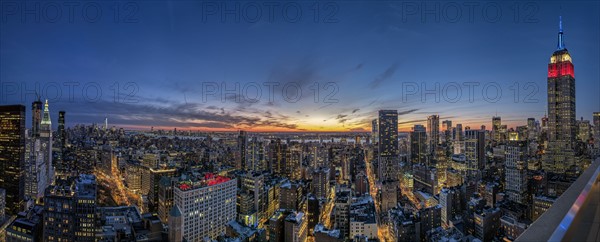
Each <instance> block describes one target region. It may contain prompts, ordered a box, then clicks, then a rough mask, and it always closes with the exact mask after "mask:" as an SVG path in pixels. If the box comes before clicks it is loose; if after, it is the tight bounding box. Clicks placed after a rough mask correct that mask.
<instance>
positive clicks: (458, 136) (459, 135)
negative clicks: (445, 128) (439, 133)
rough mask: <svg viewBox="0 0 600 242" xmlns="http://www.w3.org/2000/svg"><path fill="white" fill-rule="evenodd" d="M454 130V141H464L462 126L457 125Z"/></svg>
mask: <svg viewBox="0 0 600 242" xmlns="http://www.w3.org/2000/svg"><path fill="white" fill-rule="evenodd" d="M452 130H453V133H454V134H453V137H454V141H462V140H463V128H462V124H456V127H455V128H454V129H452Z"/></svg>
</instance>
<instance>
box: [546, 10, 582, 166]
mask: <svg viewBox="0 0 600 242" xmlns="http://www.w3.org/2000/svg"><path fill="white" fill-rule="evenodd" d="M575 134H576V126H575V72H574V69H573V63H572V62H571V55H570V54H569V52H568V51H567V49H566V48H565V44H564V42H563V29H562V18H561V20H560V24H559V32H558V47H557V50H556V51H554V53H553V54H552V56H551V57H550V63H549V64H548V148H547V150H546V153H545V157H544V161H543V164H542V165H543V168H544V170H545V171H547V172H555V173H564V172H565V171H566V170H567V169H568V168H569V167H570V166H571V165H573V164H575V152H574V148H575V147H574V145H575V138H576V137H575Z"/></svg>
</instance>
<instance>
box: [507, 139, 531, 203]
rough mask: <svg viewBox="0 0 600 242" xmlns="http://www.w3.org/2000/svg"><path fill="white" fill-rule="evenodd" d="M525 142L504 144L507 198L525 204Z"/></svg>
mask: <svg viewBox="0 0 600 242" xmlns="http://www.w3.org/2000/svg"><path fill="white" fill-rule="evenodd" d="M527 159H528V157H527V142H521V141H510V142H509V143H508V144H507V146H506V159H505V163H504V164H505V166H506V168H505V181H506V187H505V190H506V195H508V200H511V201H513V202H517V203H521V204H526V201H527V198H526V194H527Z"/></svg>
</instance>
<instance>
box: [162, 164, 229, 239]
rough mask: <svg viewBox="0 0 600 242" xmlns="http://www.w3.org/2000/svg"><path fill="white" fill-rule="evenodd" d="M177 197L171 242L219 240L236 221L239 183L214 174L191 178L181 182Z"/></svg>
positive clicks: (176, 193) (171, 227)
mask: <svg viewBox="0 0 600 242" xmlns="http://www.w3.org/2000/svg"><path fill="white" fill-rule="evenodd" d="M173 194H174V196H173V197H174V200H173V204H174V205H173V209H171V213H170V217H169V228H170V230H169V239H170V240H169V241H174V242H181V241H200V240H203V239H204V238H210V239H216V238H217V236H219V235H221V234H223V233H224V232H225V226H226V225H227V223H228V222H229V221H232V220H234V219H235V218H236V194H237V180H236V179H230V178H228V177H224V176H218V175H214V174H212V173H206V174H205V175H204V176H191V177H189V178H188V179H186V180H182V181H180V182H179V183H178V184H177V185H176V186H175V188H174V192H173ZM199 198H202V199H199Z"/></svg>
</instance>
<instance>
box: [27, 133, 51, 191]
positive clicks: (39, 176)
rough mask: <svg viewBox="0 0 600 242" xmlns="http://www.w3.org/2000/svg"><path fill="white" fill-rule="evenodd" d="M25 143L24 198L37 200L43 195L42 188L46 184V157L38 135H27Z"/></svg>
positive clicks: (44, 187) (43, 188)
mask: <svg viewBox="0 0 600 242" xmlns="http://www.w3.org/2000/svg"><path fill="white" fill-rule="evenodd" d="M26 140H27V143H26V144H25V165H24V169H25V175H24V179H25V184H24V189H25V198H27V199H32V200H33V201H37V200H38V199H40V198H42V197H43V196H44V190H45V189H46V186H47V185H48V175H47V174H46V172H47V171H48V168H47V166H48V165H47V163H46V162H47V159H46V158H45V155H47V154H48V153H47V152H45V149H44V147H42V139H41V138H40V137H27V138H26Z"/></svg>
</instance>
